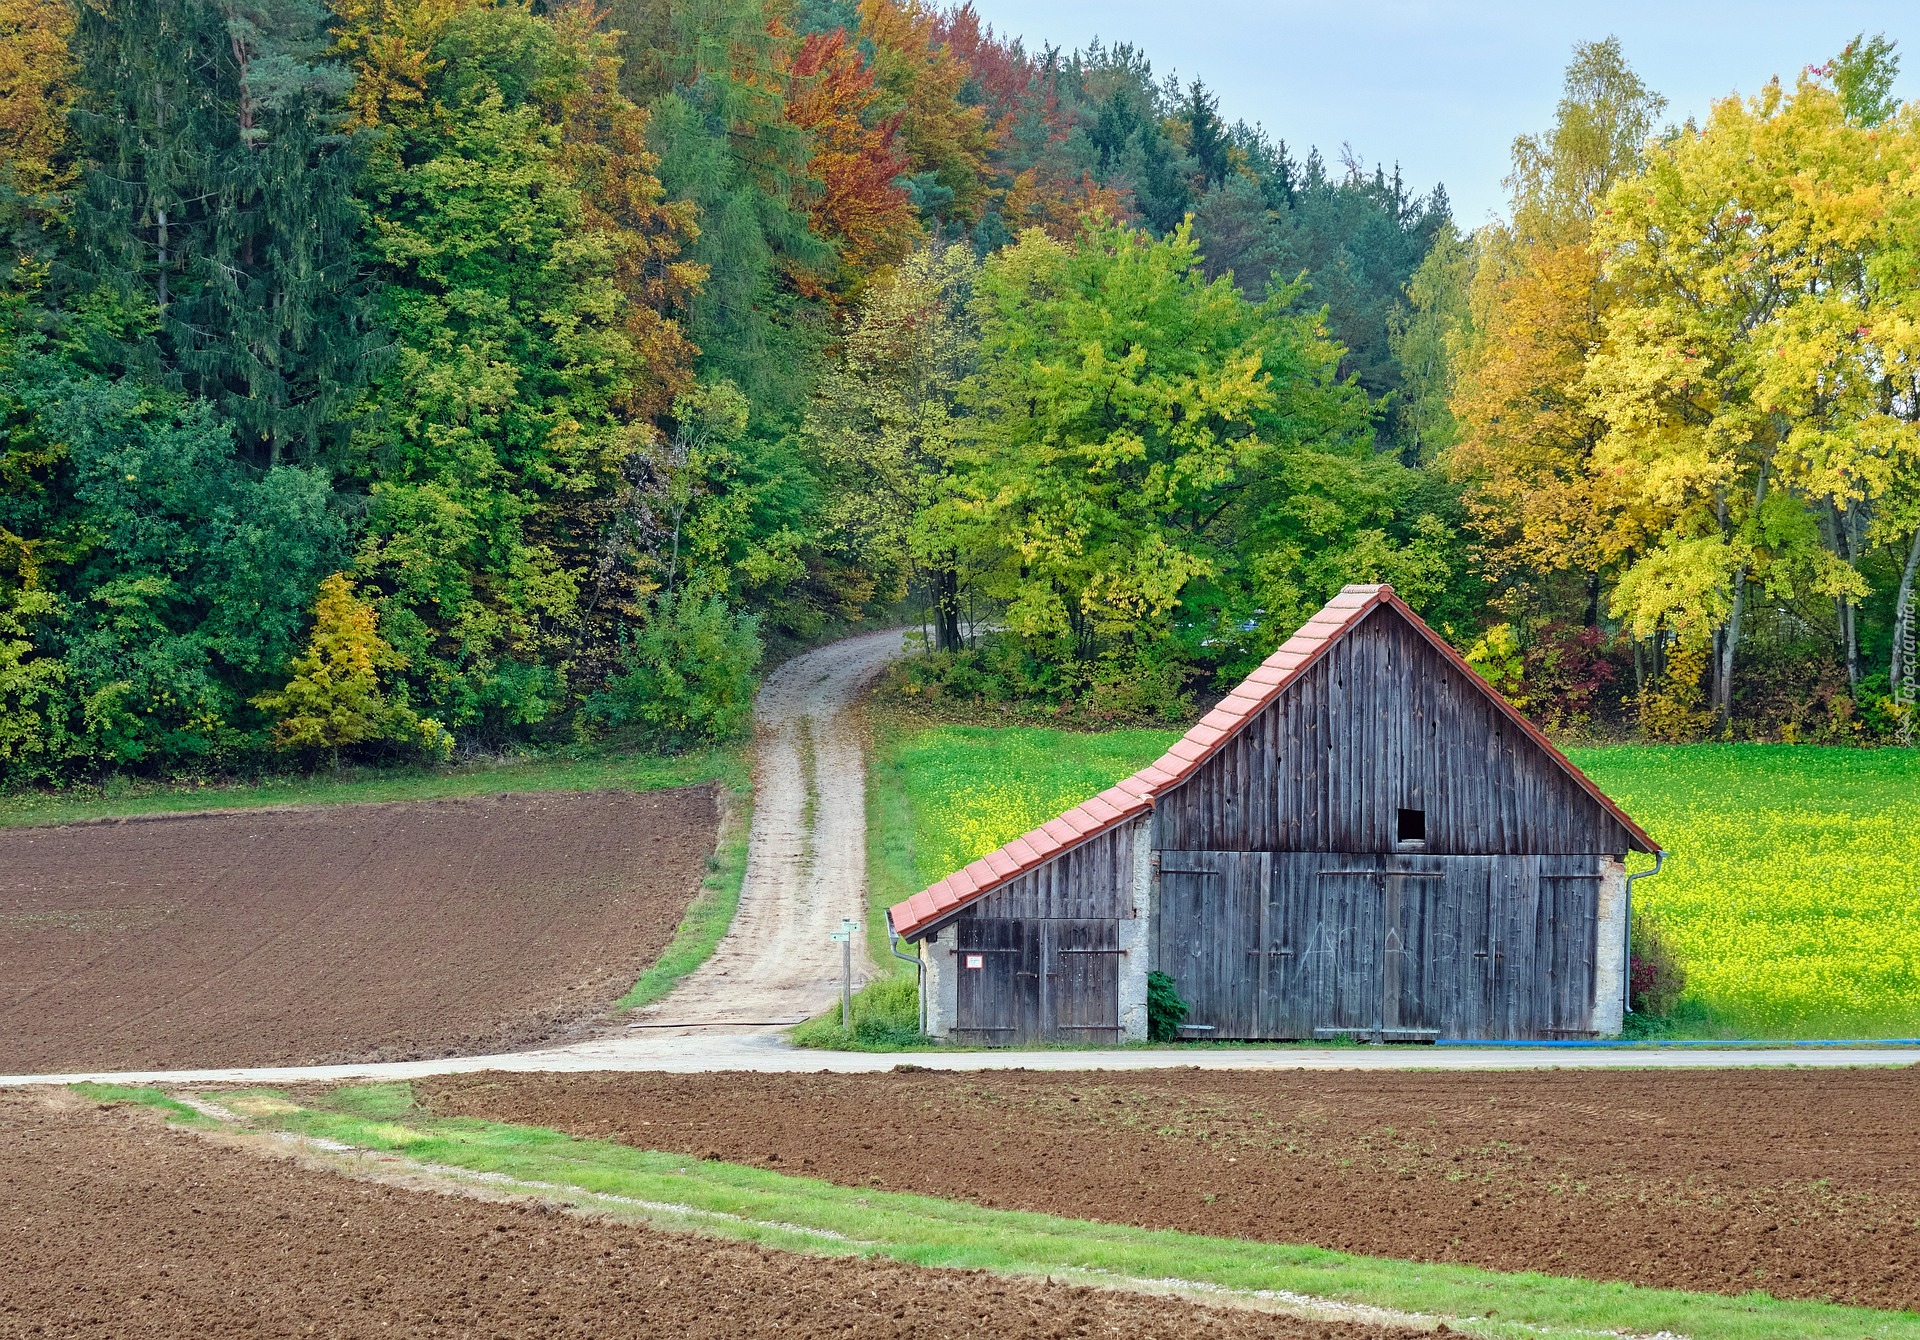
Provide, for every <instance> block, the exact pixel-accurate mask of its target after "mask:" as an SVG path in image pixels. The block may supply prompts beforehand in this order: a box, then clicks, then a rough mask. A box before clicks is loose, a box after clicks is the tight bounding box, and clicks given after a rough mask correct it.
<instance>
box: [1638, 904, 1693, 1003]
mask: <svg viewBox="0 0 1920 1340" xmlns="http://www.w3.org/2000/svg"><path fill="white" fill-rule="evenodd" d="M1686 989H1687V970H1686V969H1685V968H1683V967H1681V966H1680V960H1679V959H1677V958H1675V957H1674V956H1673V951H1672V950H1670V949H1668V948H1667V946H1666V944H1665V943H1664V942H1663V941H1662V940H1661V938H1660V924H1659V923H1658V922H1657V921H1655V920H1653V919H1652V918H1651V917H1648V916H1644V915H1642V916H1637V917H1635V918H1634V919H1633V933H1632V936H1631V956H1630V961H1629V964H1628V970H1627V992H1628V994H1627V1003H1628V1004H1630V1005H1631V1006H1632V1007H1633V1012H1634V1013H1635V1014H1637V1015H1640V1016H1641V1017H1642V1018H1643V1019H1668V1018H1671V1017H1672V1015H1673V1011H1674V1007H1675V1006H1677V1005H1678V1004H1679V1003H1680V996H1681V994H1682V993H1683V992H1684V991H1685V990H1686Z"/></svg>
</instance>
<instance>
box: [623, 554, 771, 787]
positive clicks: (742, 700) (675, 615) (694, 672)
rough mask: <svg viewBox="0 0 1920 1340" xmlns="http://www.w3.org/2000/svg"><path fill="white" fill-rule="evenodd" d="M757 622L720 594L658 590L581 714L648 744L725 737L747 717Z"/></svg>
mask: <svg viewBox="0 0 1920 1340" xmlns="http://www.w3.org/2000/svg"><path fill="white" fill-rule="evenodd" d="M761 650H762V649H761V642H760V622H759V620H758V619H756V618H755V617H754V616H753V615H751V614H740V613H736V612H735V611H733V610H731V609H729V608H728V607H727V604H726V602H725V601H724V600H722V599H720V598H719V597H718V596H703V595H699V594H697V593H693V592H685V593H682V594H680V595H676V596H662V597H660V598H659V599H658V600H657V601H656V602H655V603H654V606H653V609H652V611H651V613H650V615H649V617H648V619H647V621H646V623H645V624H644V625H643V626H642V627H641V629H640V630H639V631H638V632H637V633H635V634H633V635H632V637H631V638H630V639H627V640H625V641H624V642H623V645H622V651H623V657H622V659H623V661H624V669H623V671H622V673H620V674H618V675H616V676H614V677H613V678H612V679H610V680H608V682H607V687H606V688H605V689H604V690H602V691H601V692H599V693H597V694H595V695H594V696H593V697H592V698H590V699H589V700H588V702H587V709H586V710H587V712H588V714H589V716H591V717H594V718H596V719H598V720H600V721H603V722H605V723H606V724H607V725H609V726H611V727H613V728H614V729H616V730H628V731H632V732H634V733H636V734H637V735H638V736H639V737H640V738H642V739H643V740H645V741H646V742H647V743H649V744H652V745H654V746H657V747H662V748H674V749H683V748H687V747H689V746H693V745H702V744H713V743H717V742H719V741H722V740H727V739H731V738H733V737H734V736H736V735H738V734H740V733H741V732H742V731H743V730H745V729H746V726H747V723H748V722H749V721H750V720H751V719H752V716H753V691H754V688H755V685H756V682H757V681H756V680H755V677H754V671H755V670H756V669H757V668H758V666H759V664H760V656H761Z"/></svg>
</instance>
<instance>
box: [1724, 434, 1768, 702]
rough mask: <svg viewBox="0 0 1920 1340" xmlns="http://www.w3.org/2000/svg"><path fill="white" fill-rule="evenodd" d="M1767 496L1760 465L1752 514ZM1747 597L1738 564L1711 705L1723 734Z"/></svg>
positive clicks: (1743, 571)
mask: <svg viewBox="0 0 1920 1340" xmlns="http://www.w3.org/2000/svg"><path fill="white" fill-rule="evenodd" d="M1766 499H1767V467H1766V466H1765V465H1764V464H1763V465H1761V467H1760V478H1759V480H1758V482H1756V483H1755V484H1754V486H1753V514H1754V516H1755V517H1758V516H1759V514H1760V504H1761V503H1763V502H1765V501H1766ZM1746 599H1747V565H1746V564H1744V563H1742V564H1741V565H1740V569H1739V571H1738V572H1736V573H1734V574H1733V612H1732V613H1731V614H1730V615H1729V616H1728V617H1727V626H1726V630H1725V633H1724V636H1723V638H1722V641H1721V644H1720V665H1719V673H1718V675H1717V679H1718V683H1716V684H1715V685H1714V692H1715V696H1716V697H1717V699H1718V701H1717V702H1716V703H1715V704H1714V706H1715V710H1716V713H1717V717H1716V728H1717V729H1716V733H1717V734H1719V735H1726V734H1727V733H1728V732H1729V731H1730V730H1732V728H1733V657H1734V652H1735V651H1736V650H1738V649H1739V646H1740V611H1741V607H1742V606H1743V605H1745V603H1746Z"/></svg>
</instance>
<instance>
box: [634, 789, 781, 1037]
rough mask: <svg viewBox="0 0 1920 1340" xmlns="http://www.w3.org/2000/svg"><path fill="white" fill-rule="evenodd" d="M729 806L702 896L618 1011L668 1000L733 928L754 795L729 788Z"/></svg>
mask: <svg viewBox="0 0 1920 1340" xmlns="http://www.w3.org/2000/svg"><path fill="white" fill-rule="evenodd" d="M725 803H726V811H725V813H724V814H723V815H722V816H721V821H720V822H721V829H720V840H719V843H718V844H717V847H716V850H715V852H714V854H713V855H712V856H711V857H709V858H708V861H707V865H708V874H707V877H706V878H705V879H704V880H702V881H701V883H700V891H699V893H697V894H696V895H695V896H694V899H693V903H692V904H691V905H690V906H689V907H688V908H687V914H686V916H684V917H683V918H681V920H680V925H679V926H678V927H676V928H675V930H674V932H673V939H672V940H671V941H669V942H668V944H667V947H666V949H664V950H663V951H661V954H660V957H659V958H658V959H657V960H655V962H654V964H653V966H652V967H651V968H648V969H647V970H646V971H645V972H643V973H641V974H640V980H639V981H637V982H635V983H634V984H633V989H632V990H631V991H629V992H627V994H626V995H624V996H622V997H620V999H619V1000H618V1001H617V1002H615V1004H614V1008H615V1009H616V1010H637V1009H639V1008H640V1007H641V1006H643V1005H651V1004H653V1002H655V1001H656V1000H659V999H661V998H662V997H664V996H665V995H666V994H667V992H669V991H671V990H673V988H674V987H675V986H676V985H678V984H679V981H680V979H681V978H682V977H685V976H686V975H687V974H688V973H690V972H692V971H693V970H694V969H695V968H697V967H699V966H700V965H701V964H702V963H705V962H706V961H707V960H708V959H709V958H711V957H713V951H714V947H715V946H716V945H718V944H719V943H720V940H721V937H722V936H724V935H725V934H726V933H727V927H729V926H731V925H733V914H734V913H735V912H737V911H738V910H739V909H740V884H741V881H743V880H744V879H745V878H746V876H747V835H748V833H749V831H750V830H751V829H752V827H753V793H752V792H751V791H750V790H748V789H747V788H745V787H739V788H737V789H736V788H728V791H727V797H726V802H725Z"/></svg>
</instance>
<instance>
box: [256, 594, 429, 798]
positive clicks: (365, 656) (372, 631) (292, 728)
mask: <svg viewBox="0 0 1920 1340" xmlns="http://www.w3.org/2000/svg"><path fill="white" fill-rule="evenodd" d="M404 664H405V662H404V660H403V659H402V658H401V657H400V656H398V655H397V654H396V653H395V652H394V650H393V648H391V647H389V646H388V645H387V643H386V640H385V639H384V638H382V637H381V636H380V624H379V615H378V614H377V613H376V612H375V611H374V608H373V606H372V605H370V604H368V603H367V602H366V601H364V600H361V599H360V598H359V597H358V596H356V595H355V594H354V591H353V583H351V582H349V581H348V580H347V578H346V574H344V573H339V572H336V573H334V574H333V575H332V576H330V577H328V578H327V579H326V580H325V581H323V582H321V583H320V594H319V599H318V600H316V601H315V602H314V607H313V634H312V636H311V637H309V638H308V640H307V649H306V650H305V651H304V652H302V653H301V654H300V655H299V656H296V657H295V658H294V661H293V667H292V669H293V676H292V678H291V679H289V680H288V681H287V684H286V687H284V688H281V689H278V690H275V691H273V692H270V693H263V694H260V695H259V696H258V697H256V698H255V699H254V700H253V705H254V706H255V707H258V708H259V709H260V710H261V711H263V712H266V713H267V714H268V715H270V716H272V717H274V718H275V725H274V730H273V743H274V746H275V747H276V748H278V749H282V750H287V751H315V750H322V749H324V750H327V751H329V752H330V753H331V754H332V755H333V759H334V761H335V763H338V762H339V758H340V751H341V750H342V749H344V748H347V747H349V746H351V745H360V744H379V743H388V744H397V745H404V746H406V747H408V748H413V749H419V750H421V751H423V752H425V753H427V754H430V755H433V756H436V757H439V758H445V757H447V755H448V754H450V753H451V752H452V748H453V739H452V737H451V736H450V735H448V734H447V731H446V729H445V728H444V727H443V726H442V725H441V724H440V723H439V722H438V721H434V720H432V719H430V718H423V717H421V716H418V715H417V714H415V712H414V711H413V709H411V708H410V707H408V706H407V703H406V700H405V697H404V696H400V697H395V696H392V695H390V694H389V693H388V692H387V691H386V690H385V689H384V688H382V687H381V684H380V672H381V671H382V670H398V669H401V668H402V667H403V666H404Z"/></svg>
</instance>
